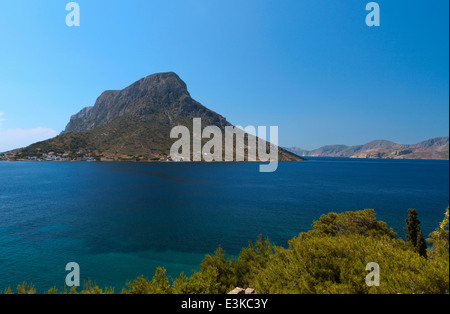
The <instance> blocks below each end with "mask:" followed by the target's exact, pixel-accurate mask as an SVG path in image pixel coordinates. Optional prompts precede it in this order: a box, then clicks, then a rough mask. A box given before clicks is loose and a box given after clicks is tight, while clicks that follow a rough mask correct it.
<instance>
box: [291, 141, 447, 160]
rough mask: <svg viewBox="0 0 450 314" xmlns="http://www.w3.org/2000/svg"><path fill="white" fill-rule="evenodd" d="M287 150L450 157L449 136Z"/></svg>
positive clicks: (315, 154) (305, 153) (339, 154)
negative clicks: (404, 141) (401, 141)
mask: <svg viewBox="0 0 450 314" xmlns="http://www.w3.org/2000/svg"><path fill="white" fill-rule="evenodd" d="M286 149H287V150H289V151H291V152H293V153H296V154H298V155H299V156H304V157H308V156H309V157H349V158H386V159H388V158H390V159H444V160H448V159H449V138H448V137H438V138H434V139H430V140H426V141H423V142H420V143H418V144H413V145H408V144H397V143H394V142H390V141H386V140H376V141H372V142H370V143H367V144H364V145H356V146H346V145H329V146H324V147H321V148H318V149H314V150H311V151H307V150H304V149H301V148H297V147H292V148H286Z"/></svg>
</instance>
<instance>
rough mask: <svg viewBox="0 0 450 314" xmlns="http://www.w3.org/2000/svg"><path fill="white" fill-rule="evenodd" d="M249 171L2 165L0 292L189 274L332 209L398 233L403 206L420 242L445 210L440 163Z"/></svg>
mask: <svg viewBox="0 0 450 314" xmlns="http://www.w3.org/2000/svg"><path fill="white" fill-rule="evenodd" d="M258 167H259V165H258V164H256V163H201V164H195V163H191V164H187V163H184V164H183V163H45V162H41V163H38V162H35V163H33V162H15V163H13V162H0V289H4V288H6V287H8V286H11V287H13V288H14V287H15V286H16V285H17V284H19V283H21V282H23V281H27V282H32V283H33V284H34V285H35V286H36V288H37V289H38V291H40V292H42V291H46V290H47V289H48V288H50V287H53V286H56V287H62V286H63V285H64V283H65V276H66V274H67V273H68V272H66V271H65V265H66V264H67V263H68V262H77V263H78V264H79V265H80V268H81V280H82V281H84V280H87V279H91V280H92V281H95V282H96V283H97V284H98V285H100V286H101V287H105V286H115V287H116V291H117V292H118V291H120V290H121V288H122V287H123V286H124V284H125V282H126V281H127V280H133V279H134V278H136V277H137V276H139V275H144V276H146V277H152V276H153V274H154V271H155V268H156V267H158V266H163V267H165V268H166V269H167V270H168V273H169V275H170V276H172V277H177V276H178V275H179V273H180V272H182V271H184V272H185V273H186V274H188V275H189V274H190V273H191V270H193V269H198V267H199V266H198V265H199V263H200V262H201V260H202V259H203V257H204V255H205V254H210V253H213V252H214V250H215V249H216V248H217V246H218V245H221V246H222V247H223V248H224V249H225V250H226V251H227V253H229V254H233V255H237V254H238V253H239V251H240V249H241V248H242V247H245V246H246V245H247V244H248V241H254V240H255V239H256V238H257V237H258V235H259V234H263V235H264V236H268V237H269V238H270V239H271V240H272V242H274V243H276V244H278V245H283V246H286V244H287V241H288V240H289V239H290V238H292V237H294V236H296V235H298V233H299V232H302V231H307V230H309V229H310V228H311V223H312V221H313V220H315V219H318V218H319V217H320V215H322V214H325V213H328V212H330V211H335V212H341V211H347V210H361V209H364V208H374V209H375V210H376V213H377V217H378V218H379V219H381V220H384V221H386V222H387V223H388V225H389V226H391V227H393V228H394V230H395V231H396V232H397V233H398V234H399V235H400V236H404V231H403V226H404V224H405V222H404V220H405V218H406V216H407V210H408V208H417V210H418V212H419V219H420V220H421V221H422V230H423V231H424V234H426V235H427V234H429V233H430V232H431V231H433V230H434V229H435V228H436V227H437V226H438V223H439V222H440V221H441V220H442V218H443V213H444V209H445V208H446V207H447V205H448V203H449V192H448V191H449V162H448V161H404V160H353V159H326V158H319V159H312V160H309V161H306V162H290V163H280V165H279V168H278V170H277V171H276V172H275V173H259V172H258Z"/></svg>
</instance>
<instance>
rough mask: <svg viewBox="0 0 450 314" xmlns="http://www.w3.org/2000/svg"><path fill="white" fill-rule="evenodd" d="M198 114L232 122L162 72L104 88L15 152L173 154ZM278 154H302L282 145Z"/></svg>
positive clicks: (117, 156) (210, 121) (221, 123)
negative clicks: (59, 128) (59, 125)
mask: <svg viewBox="0 0 450 314" xmlns="http://www.w3.org/2000/svg"><path fill="white" fill-rule="evenodd" d="M193 118H201V120H202V127H205V126H209V125H214V126H217V127H219V128H220V129H221V130H224V129H225V127H226V126H231V124H230V123H229V122H228V121H227V120H226V118H225V117H223V116H221V115H219V114H217V113H215V112H214V111H212V110H209V109H208V108H206V107H204V106H203V105H201V104H200V103H198V102H197V101H195V100H194V99H193V98H192V97H191V95H190V94H189V92H188V89H187V86H186V84H185V83H184V82H183V81H182V80H181V79H180V78H179V77H178V75H176V74H175V73H172V72H169V73H158V74H154V75H150V76H147V77H145V78H142V79H141V80H139V81H137V82H135V83H134V84H132V85H130V86H128V87H126V88H125V89H123V90H113V91H105V92H103V93H102V94H101V95H100V97H98V99H97V101H96V102H95V104H94V106H92V107H87V108H84V109H82V110H81V111H80V112H79V113H77V114H75V115H73V116H72V117H71V119H70V122H69V123H68V124H67V126H66V128H65V130H64V131H63V132H62V133H61V134H60V135H59V136H57V137H55V138H53V139H50V140H47V141H43V142H39V143H36V144H33V145H31V146H29V147H26V148H24V149H20V150H17V151H16V154H17V155H18V156H19V157H24V156H39V154H42V153H43V152H54V153H58V154H64V155H66V156H70V157H72V158H80V156H83V157H85V156H90V157H95V158H96V159H100V160H157V159H159V158H161V157H165V156H168V155H169V154H170V148H171V146H172V144H173V143H174V142H175V141H176V139H170V131H171V130H172V128H173V127H174V126H177V125H182V126H186V127H188V128H189V129H190V130H191V134H192V125H193ZM247 136H251V135H247ZM258 140H259V139H258ZM207 141H208V140H204V141H203V142H207ZM223 142H224V141H223ZM266 145H267V147H268V145H269V144H268V143H266ZM279 158H280V160H302V158H300V157H298V156H296V155H295V154H292V153H290V152H287V151H285V150H284V149H281V148H280V149H279ZM246 160H247V159H246Z"/></svg>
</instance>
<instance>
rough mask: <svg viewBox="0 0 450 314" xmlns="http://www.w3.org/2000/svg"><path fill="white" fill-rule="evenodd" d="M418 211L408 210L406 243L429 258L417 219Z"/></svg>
mask: <svg viewBox="0 0 450 314" xmlns="http://www.w3.org/2000/svg"><path fill="white" fill-rule="evenodd" d="M417 217H418V215H417V210H416V209H412V208H410V209H409V210H408V219H406V220H405V221H406V228H405V230H406V232H407V234H406V241H407V242H408V244H409V245H410V246H411V247H412V248H414V250H416V252H418V253H419V254H420V256H423V257H425V258H426V257H427V245H426V243H425V239H424V237H423V234H422V230H421V229H420V220H419V219H418V218H417Z"/></svg>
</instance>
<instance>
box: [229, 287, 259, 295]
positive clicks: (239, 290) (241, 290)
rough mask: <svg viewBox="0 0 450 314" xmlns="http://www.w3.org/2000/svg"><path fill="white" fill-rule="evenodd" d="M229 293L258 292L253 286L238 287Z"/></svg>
mask: <svg viewBox="0 0 450 314" xmlns="http://www.w3.org/2000/svg"><path fill="white" fill-rule="evenodd" d="M228 294H256V291H255V289H252V288H247V289H242V288H239V287H237V288H235V289H233V290H232V291H230V292H228Z"/></svg>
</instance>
